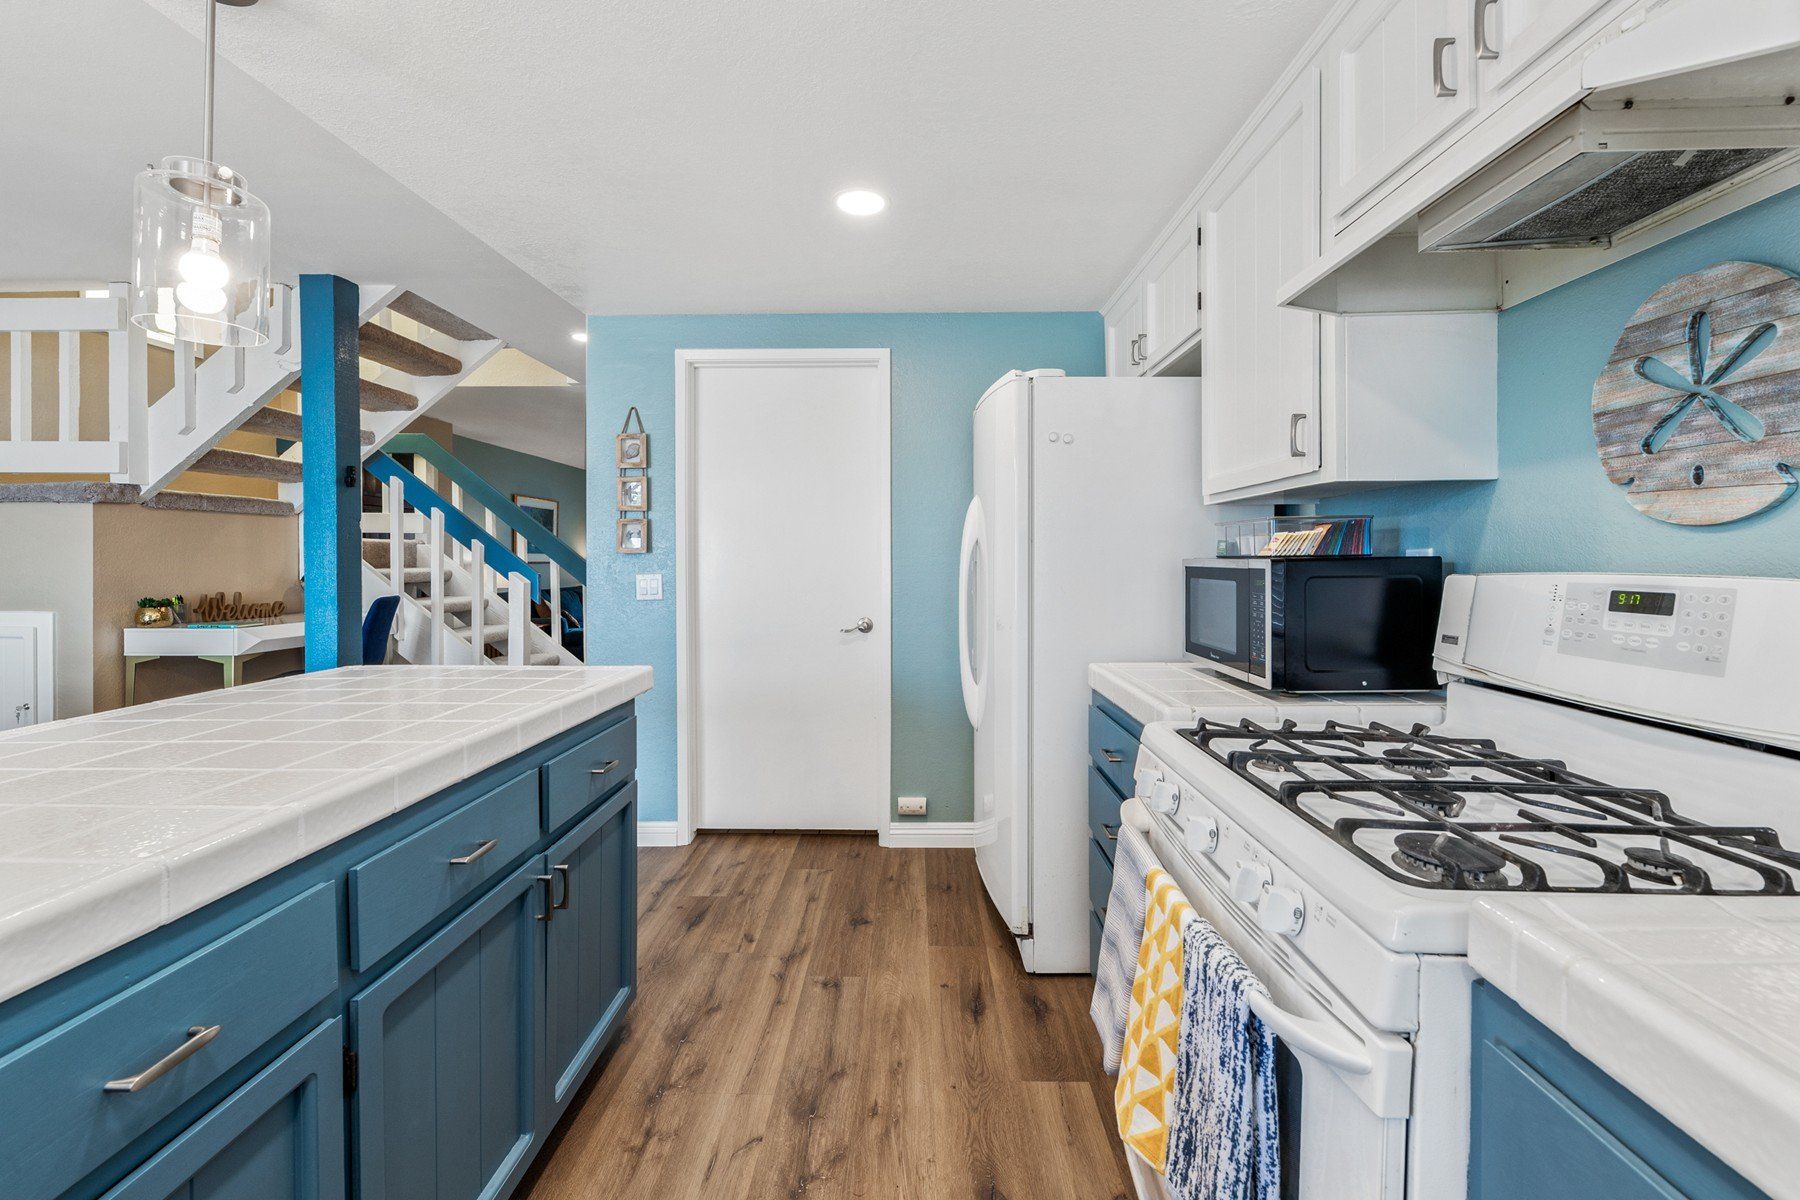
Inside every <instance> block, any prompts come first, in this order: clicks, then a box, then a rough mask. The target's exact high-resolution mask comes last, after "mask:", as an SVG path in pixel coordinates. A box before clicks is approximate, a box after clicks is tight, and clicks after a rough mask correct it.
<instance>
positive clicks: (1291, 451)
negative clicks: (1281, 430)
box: [1288, 413, 1307, 458]
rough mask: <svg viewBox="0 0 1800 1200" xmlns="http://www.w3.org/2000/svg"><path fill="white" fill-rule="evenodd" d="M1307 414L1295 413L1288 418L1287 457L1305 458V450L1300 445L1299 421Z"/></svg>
mask: <svg viewBox="0 0 1800 1200" xmlns="http://www.w3.org/2000/svg"><path fill="white" fill-rule="evenodd" d="M1306 416H1307V414H1305V413H1295V414H1293V415H1292V416H1290V417H1289V418H1288V457H1289V458H1305V457H1306V451H1305V450H1303V449H1301V447H1300V422H1302V421H1304V420H1306Z"/></svg>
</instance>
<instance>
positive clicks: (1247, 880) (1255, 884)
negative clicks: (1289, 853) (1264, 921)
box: [1231, 859, 1273, 904]
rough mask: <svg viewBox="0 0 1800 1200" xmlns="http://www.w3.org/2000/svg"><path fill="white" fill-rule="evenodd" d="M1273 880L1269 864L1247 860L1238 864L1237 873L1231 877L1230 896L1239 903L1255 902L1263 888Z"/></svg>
mask: <svg viewBox="0 0 1800 1200" xmlns="http://www.w3.org/2000/svg"><path fill="white" fill-rule="evenodd" d="M1271 882H1273V877H1272V876H1271V875H1270V874H1269V864H1268V863H1261V862H1256V861H1255V860H1254V859H1253V860H1251V861H1249V862H1241V863H1239V864H1238V868H1237V873H1236V874H1235V875H1233V876H1232V877H1231V898H1232V899H1233V900H1236V901H1237V902H1238V903H1239V904H1255V903H1256V901H1257V899H1258V898H1259V897H1260V896H1261V895H1262V894H1263V889H1264V888H1266V887H1268V886H1269V884H1270V883H1271Z"/></svg>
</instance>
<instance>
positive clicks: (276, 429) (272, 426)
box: [238, 384, 375, 446]
mask: <svg viewBox="0 0 1800 1200" xmlns="http://www.w3.org/2000/svg"><path fill="white" fill-rule="evenodd" d="M364 386H365V387H366V386H367V385H366V384H365V385H364ZM238 429H239V431H241V432H243V433H265V434H268V435H269V436H270V437H278V438H286V439H288V440H289V441H290V442H297V441H299V440H300V414H299V413H291V412H288V411H287V410H286V409H280V408H259V409H257V410H256V411H255V412H253V413H251V414H250V416H249V418H248V419H246V420H245V422H244V423H243V424H242V425H239V426H238ZM360 432H361V434H362V444H363V445H365V446H373V445H374V444H375V435H374V434H373V433H372V432H370V431H369V430H367V429H364V430H361V431H360Z"/></svg>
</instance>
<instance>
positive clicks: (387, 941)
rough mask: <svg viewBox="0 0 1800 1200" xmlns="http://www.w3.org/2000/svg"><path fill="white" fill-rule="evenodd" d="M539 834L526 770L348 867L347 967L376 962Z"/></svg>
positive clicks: (533, 783)
mask: <svg viewBox="0 0 1800 1200" xmlns="http://www.w3.org/2000/svg"><path fill="white" fill-rule="evenodd" d="M537 838H538V776H537V772H535V771H527V772H526V773H525V774H523V775H520V776H518V777H517V778H515V779H513V780H512V781H511V782H509V783H505V784H502V785H501V786H500V787H497V788H495V789H494V790H493V791H491V792H488V793H487V794H486V795H484V796H482V797H480V798H479V799H476V800H472V801H470V802H469V803H467V804H465V805H463V806H462V807H461V808H459V809H457V810H456V811H455V812H453V813H451V814H450V815H449V816H446V817H444V818H443V819H441V820H438V821H434V822H433V823H432V824H430V825H427V826H426V827H425V828H423V829H421V830H419V832H417V833H415V834H413V835H412V836H411V837H408V838H406V839H404V840H402V841H400V842H398V843H396V844H394V845H393V846H390V847H388V848H387V849H386V850H383V851H382V852H381V853H380V854H377V855H375V856H374V857H373V858H370V859H367V860H365V861H364V862H361V863H359V864H357V865H356V866H354V867H352V868H350V965H351V966H352V967H354V968H356V969H357V970H359V971H361V970H365V969H367V968H368V967H371V966H374V965H375V964H376V963H377V962H379V961H381V959H382V957H383V956H384V955H386V954H388V953H389V952H390V951H392V950H394V949H395V948H396V947H398V946H400V945H401V944H402V943H403V942H405V941H406V939H407V938H409V937H411V936H412V935H413V934H415V933H417V932H418V931H419V930H421V929H423V928H425V926H426V925H428V924H430V923H431V920H432V918H434V917H436V916H438V915H439V914H441V913H443V912H446V911H447V910H449V909H450V908H451V907H452V906H453V905H455V904H456V902H457V901H459V900H461V899H463V898H464V897H465V896H469V895H473V894H474V893H475V892H476V891H478V890H479V889H480V888H481V887H482V886H483V885H485V884H486V883H487V881H488V880H489V879H492V878H494V877H495V876H496V875H498V874H499V873H500V872H501V871H503V870H505V869H506V868H507V867H508V866H509V865H510V864H512V863H513V862H514V861H516V860H517V859H518V857H519V856H520V855H521V854H523V853H525V851H527V850H528V849H530V848H531V845H532V843H533V842H535V841H537Z"/></svg>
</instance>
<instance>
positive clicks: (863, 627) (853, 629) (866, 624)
mask: <svg viewBox="0 0 1800 1200" xmlns="http://www.w3.org/2000/svg"><path fill="white" fill-rule="evenodd" d="M874 628H875V622H873V621H871V620H869V618H867V617H864V618H863V619H862V620H860V621H858V622H857V623H856V624H854V625H846V626H845V627H844V628H843V630H842V631H841V632H843V633H869V632H870V631H872V630H873V629H874Z"/></svg>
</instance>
